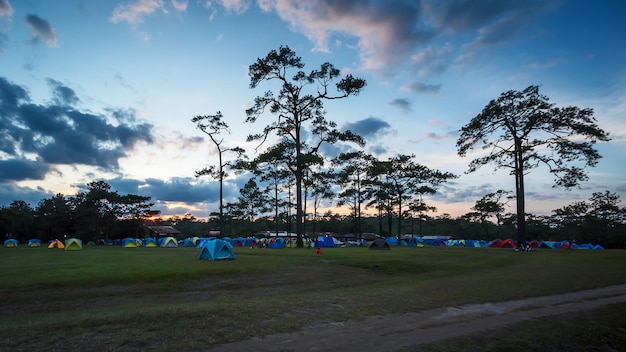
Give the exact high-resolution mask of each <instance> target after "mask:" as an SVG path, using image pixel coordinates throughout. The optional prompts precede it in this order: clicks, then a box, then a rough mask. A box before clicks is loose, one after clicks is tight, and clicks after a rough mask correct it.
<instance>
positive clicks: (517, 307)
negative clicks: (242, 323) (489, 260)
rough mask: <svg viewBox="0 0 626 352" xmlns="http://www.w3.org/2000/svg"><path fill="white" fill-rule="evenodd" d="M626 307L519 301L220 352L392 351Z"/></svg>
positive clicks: (587, 296)
mask: <svg viewBox="0 0 626 352" xmlns="http://www.w3.org/2000/svg"><path fill="white" fill-rule="evenodd" d="M619 302H626V285H616V286H609V287H604V288H598V289H592V290H585V291H578V292H570V293H564V294H557V295H551V296H543V297H533V298H528V299H523V300H517V301H507V302H497V303H486V304H470V305H465V306H461V307H447V308H438V309H431V310H427V311H422V312H417V313H407V314H393V315H384V316H373V317H369V318H367V319H365V320H359V321H346V322H331V323H323V324H317V325H314V326H309V327H308V328H307V329H306V330H300V331H295V332H292V333H281V334H275V335H268V336H265V337H262V338H253V339H249V340H244V341H239V342H234V343H229V344H224V345H220V346H217V347H215V348H214V349H211V350H209V352H220V351H359V352H370V351H372V352H374V351H376V352H379V351H396V350H398V349H400V348H403V347H409V346H413V345H416V344H420V343H430V342H435V341H441V340H445V339H447V338H450V337H454V336H461V335H467V334H473V333H478V332H482V331H486V330H489V329H494V328H498V327H502V326H505V325H510V324H515V323H518V322H521V321H524V320H528V319H533V318H539V317H545V316H551V315H557V314H563V313H571V312H578V311H583V310H590V309H594V308H598V307H601V306H603V305H607V304H612V303H619Z"/></svg>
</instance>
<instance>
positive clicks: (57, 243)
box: [48, 240, 65, 248]
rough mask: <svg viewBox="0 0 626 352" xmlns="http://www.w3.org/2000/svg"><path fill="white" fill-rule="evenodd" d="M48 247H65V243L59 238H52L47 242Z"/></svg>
mask: <svg viewBox="0 0 626 352" xmlns="http://www.w3.org/2000/svg"><path fill="white" fill-rule="evenodd" d="M48 248H65V245H64V244H63V242H61V241H59V240H52V241H50V243H49V244H48Z"/></svg>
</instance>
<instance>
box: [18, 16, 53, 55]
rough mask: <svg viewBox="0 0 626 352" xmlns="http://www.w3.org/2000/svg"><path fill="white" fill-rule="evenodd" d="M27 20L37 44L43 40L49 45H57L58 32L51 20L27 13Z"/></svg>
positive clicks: (34, 41)
mask: <svg viewBox="0 0 626 352" xmlns="http://www.w3.org/2000/svg"><path fill="white" fill-rule="evenodd" d="M25 20H26V24H27V25H28V26H29V27H30V32H31V34H32V35H33V43H35V44H37V43H39V42H41V41H43V42H45V43H47V44H48V46H53V47H55V46H57V32H56V30H55V29H54V28H52V25H50V22H48V21H46V20H44V19H43V18H41V17H39V16H37V15H33V14H28V15H26V18H25Z"/></svg>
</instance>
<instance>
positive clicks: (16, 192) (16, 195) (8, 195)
mask: <svg viewBox="0 0 626 352" xmlns="http://www.w3.org/2000/svg"><path fill="white" fill-rule="evenodd" d="M52 196H54V194H53V193H52V192H50V191H46V190H44V189H43V188H41V187H37V188H30V187H22V186H18V185H16V184H14V183H12V182H0V206H9V205H10V204H11V203H12V202H13V201H16V200H22V201H24V202H26V203H27V204H30V206H31V207H33V208H34V207H36V206H37V204H39V201H40V200H42V199H45V198H50V197H52Z"/></svg>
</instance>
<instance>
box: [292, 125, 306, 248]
mask: <svg viewBox="0 0 626 352" xmlns="http://www.w3.org/2000/svg"><path fill="white" fill-rule="evenodd" d="M294 120H296V121H299V120H298V118H296V119H294ZM295 143H296V235H297V240H296V247H298V248H302V247H304V243H303V241H302V237H303V234H304V229H303V226H302V225H303V223H302V219H303V214H302V169H303V167H302V166H303V165H302V154H301V152H302V151H301V150H300V126H297V127H296V140H295Z"/></svg>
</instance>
